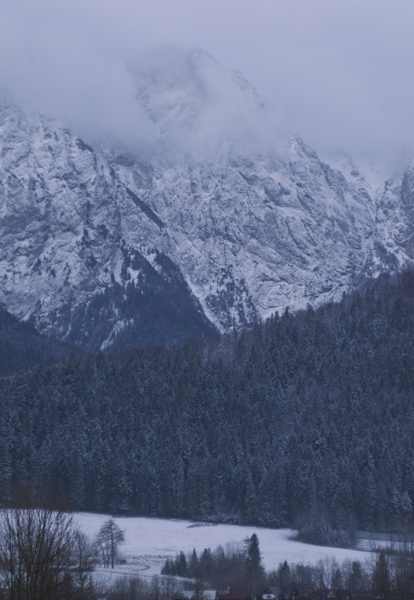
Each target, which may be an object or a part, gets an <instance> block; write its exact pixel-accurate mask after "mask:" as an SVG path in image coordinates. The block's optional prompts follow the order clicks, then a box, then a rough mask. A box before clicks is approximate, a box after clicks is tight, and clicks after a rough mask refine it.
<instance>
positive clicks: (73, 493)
mask: <svg viewBox="0 0 414 600" xmlns="http://www.w3.org/2000/svg"><path fill="white" fill-rule="evenodd" d="M0 403H1V405H0V433H1V435H0V481H1V482H2V484H1V493H2V502H3V504H6V503H7V500H8V497H9V495H10V494H11V493H12V490H13V489H14V488H15V487H16V486H19V487H23V488H24V487H26V486H27V487H30V486H33V485H34V484H39V482H41V484H42V485H43V486H45V487H47V488H48V489H51V490H52V491H53V493H54V494H56V495H57V496H58V497H59V498H65V499H66V500H67V503H68V506H69V507H70V508H71V509H75V510H89V511H105V512H107V511H110V512H111V513H121V514H135V515H152V516H159V517H174V518H181V517H183V518H191V519H200V520H201V519H202V520H220V521H230V522H239V523H246V524H257V525H268V526H275V527H279V526H295V527H298V528H302V529H301V534H302V536H303V538H304V539H307V537H308V538H309V539H313V540H316V541H321V542H325V543H326V542H327V541H328V542H331V543H335V542H338V543H341V541H342V542H343V543H348V541H349V539H348V538H347V539H344V538H346V536H349V535H350V533H349V532H352V530H353V529H355V528H362V529H370V530H384V531H385V530H398V529H402V528H406V527H408V526H409V525H410V524H412V523H413V521H414V513H413V502H414V444H413V432H414V272H405V273H403V274H400V275H396V276H393V277H391V276H385V275H384V276H381V277H380V278H379V279H378V280H376V281H374V282H371V283H368V284H366V285H364V286H363V287H362V288H361V289H360V290H359V291H358V292H356V293H354V294H352V295H349V296H346V297H344V298H343V299H342V301H341V302H340V303H338V304H328V305H325V306H323V307H321V308H319V309H318V310H313V309H308V310H306V311H303V312H300V313H298V314H296V315H291V314H289V311H286V312H285V314H283V315H281V316H274V317H273V318H271V319H270V320H269V321H267V322H265V323H262V324H258V325H256V326H254V327H253V328H252V329H250V330H248V331H244V332H242V333H234V334H232V335H227V336H224V337H221V338H214V339H210V340H209V341H208V342H207V343H204V344H201V343H196V342H187V343H186V344H185V345H184V346H182V347H179V348H175V349H172V350H165V349H162V348H158V349H153V350H145V351H144V350H135V351H132V352H129V353H127V354H124V355H120V356H117V357H113V356H112V357H110V356H105V355H103V354H99V355H96V356H95V355H90V356H87V357H84V356H74V357H72V358H71V359H68V360H65V361H64V362H61V363H59V364H56V365H49V366H47V365H46V366H45V365H42V366H39V367H36V368H34V369H33V370H30V371H26V372H21V373H19V374H17V375H14V376H10V377H9V378H3V379H1V380H0ZM345 530H346V532H347V533H344V531H345Z"/></svg>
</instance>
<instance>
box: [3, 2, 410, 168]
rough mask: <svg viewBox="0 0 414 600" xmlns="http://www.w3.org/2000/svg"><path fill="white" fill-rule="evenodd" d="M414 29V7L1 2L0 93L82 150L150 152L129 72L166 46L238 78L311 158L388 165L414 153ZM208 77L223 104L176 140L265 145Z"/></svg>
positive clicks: (255, 122)
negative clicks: (62, 129) (59, 126)
mask: <svg viewBox="0 0 414 600" xmlns="http://www.w3.org/2000/svg"><path fill="white" fill-rule="evenodd" d="M413 18H414V5H413V3H412V0H395V1H394V2H393V3H390V2H388V0H366V1H365V2H363V3H361V2H359V1H357V0H347V2H346V3H345V2H342V3H341V2H333V1H332V0H312V2H309V1H308V0H289V1H287V0H257V2H255V3H254V4H253V3H252V2H250V0H209V2H207V1H206V0H197V1H195V0H175V1H174V2H171V1H170V0H152V1H151V2H150V1H149V0H143V1H142V2H139V3H137V2H135V1H133V0H119V2H117V3H116V4H115V3H113V2H112V1H111V0H88V2H87V3H85V2H80V0H73V1H72V2H71V3H60V2H56V0H37V2H36V3H31V4H30V3H28V2H27V0H13V2H12V1H11V0H3V1H1V0H0V80H1V84H2V86H3V87H6V88H8V89H9V90H10V91H11V93H12V94H13V95H14V96H15V97H16V98H17V99H18V101H19V102H22V103H24V104H25V105H26V106H29V107H30V108H32V109H33V110H36V111H42V112H45V113H47V114H50V115H52V116H54V117H56V118H58V119H60V120H61V121H63V122H65V123H66V124H67V125H68V126H70V127H72V128H74V129H75V130H76V131H77V132H79V134H81V135H83V136H84V137H87V138H89V139H90V138H97V137H101V138H103V137H105V136H112V137H118V138H121V139H125V140H127V141H128V143H131V144H144V145H145V144H152V143H153V142H154V139H158V137H157V136H159V134H160V131H159V127H158V126H157V124H156V123H154V120H153V119H152V118H148V112H147V111H145V110H143V108H142V106H140V104H139V103H137V102H136V98H135V96H136V93H137V87H136V86H137V82H136V80H135V81H134V79H133V78H131V74H130V72H128V70H127V69H126V65H127V63H128V60H130V59H131V58H133V57H136V56H139V57H142V56H146V57H147V58H148V56H150V54H151V53H150V49H151V48H154V47H156V46H158V45H162V44H166V43H167V44H168V43H169V44H173V45H175V46H181V47H183V48H191V47H201V48H204V49H205V50H206V51H207V52H208V53H209V54H211V55H213V56H216V57H217V58H218V60H219V61H220V63H221V64H223V65H224V66H225V67H226V68H229V69H240V70H241V71H242V72H243V73H244V74H245V75H246V77H247V78H248V79H249V80H250V81H251V82H252V83H253V85H254V86H255V87H257V88H258V89H259V90H260V93H261V94H262V95H263V96H264V97H268V98H269V100H270V102H271V103H272V105H273V107H274V108H275V114H276V115H277V119H276V120H277V123H278V127H279V128H281V129H283V130H284V131H286V132H287V133H297V134H299V135H301V136H302V137H304V139H305V141H307V142H308V143H309V144H311V145H312V146H314V147H315V148H316V150H317V151H321V152H325V153H326V152H328V153H329V152H332V151H336V150H338V149H342V150H345V151H347V152H349V153H352V154H355V153H356V154H358V153H360V154H361V153H374V152H379V153H382V154H383V155H384V156H387V157H388V158H389V159H390V160H391V157H395V156H399V155H400V154H401V153H402V152H404V151H407V150H408V151H409V152H411V151H412V148H413V140H414V119H413V118H412V117H413V115H412V112H413V106H414V102H413V100H414V98H413V96H414V78H413V75H412V64H413V61H414V45H413V44H412V33H411V23H412V22H413ZM141 60H143V59H141ZM146 60H147V59H146ZM151 60H152V59H151ZM138 62H139V61H138ZM136 64H137V62H136ZM203 73H204V75H203V76H204V77H205V78H206V81H207V83H209V85H210V87H211V89H210V93H211V94H212V95H213V96H214V95H215V97H213V101H212V102H211V103H210V104H209V106H208V107H207V108H208V110H207V111H206V113H205V115H207V116H206V117H205V120H204V123H203V122H202V120H200V121H199V122H198V123H197V127H195V128H194V130H191V129H190V128H188V127H187V129H186V127H185V126H183V127H182V126H181V125H183V124H182V123H181V125H180V120H178V121H177V122H176V124H174V122H173V121H172V122H171V123H170V129H169V135H170V138H171V139H173V140H175V143H178V140H179V139H181V140H184V139H185V140H186V143H188V144H189V145H190V146H191V144H195V145H196V146H197V145H203V144H205V145H207V146H209V145H210V146H211V145H212V144H213V145H214V139H215V135H216V133H217V131H221V132H222V133H223V134H224V135H225V136H226V135H228V136H233V137H234V136H236V138H237V136H239V137H241V138H244V141H245V142H246V141H247V140H248V139H249V138H251V139H258V138H259V137H260V136H264V139H266V132H268V129H269V128H268V127H266V126H265V125H263V126H262V125H261V124H260V118H259V119H257V118H256V116H254V117H252V114H254V113H252V112H251V110H250V108H249V109H248V110H247V109H246V106H244V105H243V101H242V100H241V97H240V96H239V95H238V92H237V91H234V90H235V88H232V87H231V86H228V85H227V83H225V78H224V79H223V80H220V78H219V80H218V81H219V82H218V83H217V81H216V83H215V84H214V85H213V84H212V80H211V78H210V80H209V77H210V76H212V74H211V73H210V75H209V73H208V69H204V71H203ZM216 75H217V73H216ZM232 90H233V91H232ZM199 100H200V101H201V100H202V98H201V99H199ZM204 108H206V107H204ZM264 122H265V121H263V123H264ZM177 123H178V124H177ZM213 123H214V125H213ZM164 125H165V127H166V123H164ZM174 127H176V130H175V132H174ZM164 139H166V135H165V131H164ZM239 142H240V143H242V141H241V140H239ZM246 143H247V142H246Z"/></svg>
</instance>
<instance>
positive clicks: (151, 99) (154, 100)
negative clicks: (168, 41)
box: [129, 45, 273, 152]
mask: <svg viewBox="0 0 414 600" xmlns="http://www.w3.org/2000/svg"><path fill="white" fill-rule="evenodd" d="M129 70H130V72H131V74H132V76H133V78H134V85H135V90H136V99H137V101H138V103H139V105H140V108H141V109H143V110H144V112H145V114H146V115H147V117H148V118H149V119H150V121H152V123H153V124H154V125H155V128H156V131H157V137H158V141H160V140H162V141H163V142H164V143H166V144H172V145H173V147H174V150H175V148H176V147H177V146H178V147H182V148H183V149H184V150H186V151H188V150H189V151H190V152H194V151H198V150H199V151H201V152H203V151H205V150H206V149H207V148H209V149H214V150H215V149H216V148H217V146H220V145H221V144H222V143H223V142H227V143H229V142H230V143H232V144H235V145H236V146H238V145H242V144H240V143H241V142H242V143H246V141H249V142H251V141H253V140H257V141H259V140H260V143H261V144H263V140H264V134H265V132H267V131H268V129H269V121H272V119H273V113H272V110H271V106H270V103H269V102H267V101H266V100H265V99H264V98H262V97H261V96H260V94H259V92H258V91H257V90H256V89H255V88H254V86H253V85H251V84H250V83H249V82H248V81H247V79H246V78H245V77H244V76H243V75H242V74H241V73H240V72H239V71H231V70H228V69H226V68H224V67H223V66H222V65H221V64H220V63H219V61H218V60H216V59H215V58H214V57H213V56H211V55H210V54H208V53H207V52H205V51H204V50H201V49H199V48H190V49H188V50H185V49H182V48H179V47H177V46H171V45H169V46H163V47H160V48H157V49H156V50H154V51H152V52H151V53H148V54H147V55H146V56H144V57H141V58H139V59H138V58H137V59H134V60H133V61H130V64H129Z"/></svg>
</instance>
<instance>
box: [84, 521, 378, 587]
mask: <svg viewBox="0 0 414 600" xmlns="http://www.w3.org/2000/svg"><path fill="white" fill-rule="evenodd" d="M74 518H75V519H76V521H77V522H78V523H79V525H80V527H81V529H82V531H84V533H86V534H87V535H88V536H90V537H91V538H93V537H94V536H95V535H96V534H97V533H98V531H99V529H100V527H101V525H102V524H103V523H104V522H105V521H106V520H108V519H109V518H110V515H97V514H89V513H76V514H75V515H74ZM114 521H115V522H116V524H117V525H119V527H120V528H121V529H123V530H124V532H125V542H124V543H123V544H122V546H121V553H122V556H123V558H125V559H126V564H124V565H116V567H115V572H116V573H117V574H125V575H139V576H140V577H143V576H147V577H148V576H152V575H159V574H160V573H161V569H162V567H163V565H164V563H165V560H166V559H167V558H168V557H175V555H176V554H177V553H178V552H180V551H181V550H183V551H184V552H185V553H186V554H187V553H188V552H191V551H192V550H193V548H195V549H196V551H197V553H200V552H202V551H203V550H204V548H211V549H212V550H214V549H215V548H216V547H217V546H219V545H222V546H225V545H226V544H227V543H240V542H243V540H244V539H245V538H246V537H247V536H249V537H250V536H251V535H252V534H253V533H256V534H257V536H258V538H259V542H260V550H261V553H262V558H263V565H264V567H265V569H266V570H267V571H270V570H272V569H274V568H277V566H278V565H279V563H280V562H283V561H284V560H287V561H288V563H305V564H314V563H317V562H318V561H319V560H324V559H328V560H329V559H331V558H335V559H336V560H337V561H338V562H339V563H341V562H342V561H344V560H346V559H350V560H360V561H361V562H363V561H365V560H366V559H367V558H368V557H369V555H370V553H369V552H364V551H358V550H347V549H343V548H328V547H325V546H313V545H310V544H304V543H302V542H297V541H295V540H292V539H290V538H291V537H292V536H293V534H294V531H293V530H292V529H266V528H261V527H245V526H240V525H220V524H219V525H214V524H209V523H192V522H190V521H178V520H167V519H152V518H145V517H114ZM106 573H108V570H106ZM108 575H109V573H108Z"/></svg>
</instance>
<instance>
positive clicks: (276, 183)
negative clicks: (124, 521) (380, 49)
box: [0, 51, 414, 350]
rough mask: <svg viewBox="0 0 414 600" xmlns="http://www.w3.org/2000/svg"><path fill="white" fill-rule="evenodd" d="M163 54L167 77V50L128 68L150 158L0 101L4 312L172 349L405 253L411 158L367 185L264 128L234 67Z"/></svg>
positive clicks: (258, 103)
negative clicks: (146, 126)
mask: <svg viewBox="0 0 414 600" xmlns="http://www.w3.org/2000/svg"><path fill="white" fill-rule="evenodd" d="M169 56H170V55H169ZM170 58H171V57H170ZM173 59H174V60H175V63H174V65H175V71H174V70H173V69H172V68H171V65H170V64H169V63H168V64H167V72H168V74H169V78H168V77H166V66H165V63H166V61H165V56H162V59H161V60H160V59H159V57H158V58H157V59H156V60H155V63H154V62H152V63H151V65H150V66H151V73H152V75H151V76H150V75H149V74H148V68H149V67H148V66H147V67H146V68H144V67H143V66H142V65H136V64H135V65H133V66H132V67H131V70H132V72H133V73H134V76H135V77H136V80H137V82H138V83H137V102H139V103H140V104H141V108H142V109H143V110H144V111H146V113H147V115H148V119H149V120H150V122H151V123H152V124H153V126H154V128H155V130H156V135H157V138H156V140H155V142H154V144H153V145H152V147H151V151H150V152H147V153H146V154H145V155H143V153H142V151H141V152H133V151H131V150H130V149H129V150H128V151H127V150H123V149H120V147H119V145H118V146H117V147H116V148H115V147H111V146H106V147H105V148H99V147H94V148H92V147H91V146H89V145H87V144H86V143H84V142H83V141H82V140H81V139H79V138H77V137H76V136H75V135H73V134H72V133H71V132H69V131H68V130H66V129H63V128H62V127H61V126H59V125H58V124H57V123H55V122H53V121H51V120H48V119H47V118H44V117H39V116H33V115H28V114H25V113H24V112H22V111H21V110H20V109H19V108H17V107H16V106H15V105H14V104H13V103H12V102H10V101H6V100H3V101H2V104H1V106H0V155H1V161H0V234H1V235H0V280H1V286H0V302H2V303H3V304H4V306H5V307H6V308H7V310H8V311H9V312H10V313H12V314H13V315H15V316H17V317H18V318H19V319H20V320H25V321H30V322H31V323H33V324H34V325H35V327H36V328H37V329H38V331H40V332H42V333H45V334H47V335H49V336H54V337H57V338H58V339H60V340H64V341H68V342H70V343H72V344H76V345H79V346H82V347H84V348H87V349H91V350H97V349H121V348H129V347H133V346H154V345H171V344H174V343H179V342H180V341H182V340H183V339H185V338H187V337H192V336H194V337H200V336H201V337H202V336H206V335H208V334H209V333H211V332H213V331H214V330H215V329H219V330H221V331H226V330H229V329H230V328H233V327H241V326H244V325H247V324H249V323H252V322H254V321H255V320H257V319H259V318H266V317H268V316H270V315H271V314H272V313H273V312H275V311H276V310H278V311H281V310H284V308H286V306H289V307H290V308H291V309H298V308H301V307H305V306H306V305H307V304H309V303H310V304H319V303H321V302H324V301H328V300H332V299H339V298H340V297H341V295H342V292H344V291H348V290H350V289H352V288H354V287H355V286H356V285H357V284H358V283H359V282H360V281H361V280H364V279H366V278H368V277H372V276H375V275H377V274H378V273H380V272H382V271H393V270H398V269H400V268H402V267H403V266H404V265H406V264H408V263H411V262H412V260H413V259H414V242H413V240H414V169H413V168H409V169H407V170H406V172H405V173H404V174H403V175H402V176H400V177H396V178H395V179H393V180H391V181H388V182H386V183H385V184H384V185H383V186H382V190H381V191H380V192H377V193H373V192H372V188H371V186H370V185H369V184H368V181H367V179H366V178H364V176H363V175H362V174H361V172H360V171H358V169H357V168H356V167H354V166H352V167H351V168H350V169H348V170H344V171H343V172H341V171H340V170H338V169H334V168H332V167H330V166H329V165H327V164H325V163H323V162H321V160H320V159H319V158H318V156H317V155H316V154H315V153H314V152H313V151H312V150H311V149H309V148H308V147H307V146H306V145H305V144H304V143H303V142H302V141H301V140H300V139H299V138H291V139H289V140H281V139H278V140H276V138H275V139H273V138H272V136H273V133H272V135H269V132H265V127H264V124H265V123H266V122H269V123H270V121H269V119H270V117H269V114H270V112H269V111H270V109H269V107H268V105H267V104H266V102H264V101H262V100H261V99H260V97H259V95H258V94H257V93H256V92H255V90H254V89H253V88H252V87H251V86H249V84H248V83H247V82H246V81H245V80H244V79H243V78H242V77H241V76H240V75H238V74H228V73H227V72H226V71H225V70H224V69H222V67H220V65H218V63H216V61H214V60H213V59H211V58H210V57H208V55H205V53H200V52H195V51H192V52H191V53H179V55H178V56H175V57H174V56H173ZM171 60H172V59H171ZM157 61H158V62H157ZM145 69H147V70H145ZM171 74H172V75H171ZM217 81H218V83H217ZM229 99H231V100H232V102H233V105H234V106H235V109H234V112H235V114H236V117H237V118H236V117H235V121H234V120H232V119H231V118H230V116H229V114H228V112H226V111H228V108H227V102H228V100H229ZM223 105H225V106H226V109H225V111H224V112H223V111H221V112H220V110H221V108H220V107H221V106H223ZM226 115H227V116H228V118H229V119H230V121H231V122H230V125H229V124H228V123H227V120H226V119H227V117H226ZM237 115H238V116H237ZM233 116H234V115H233ZM237 119H239V121H238V120H237ZM245 121H248V126H247V128H244V129H243V128H242V129H240V127H241V122H245ZM217 123H219V124H220V127H218V128H217V127H216V126H214V124H217ZM223 123H224V125H223V127H221V125H222V124H223ZM241 130H242V131H243V135H239V133H237V135H236V138H234V136H233V137H232V135H233V132H234V131H238V132H239V131H241ZM269 131H271V132H273V130H272V128H271V127H270V126H269ZM181 138H183V139H185V144H184V145H183V144H181ZM235 139H236V142H235V141H234V140H235ZM200 140H204V141H205V140H208V144H207V145H208V148H206V147H203V150H202V151H198V150H199V145H200ZM247 140H248V141H247ZM260 140H263V144H261V143H260ZM195 148H198V150H197V151H196V150H195ZM212 149H215V152H213V151H212Z"/></svg>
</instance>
